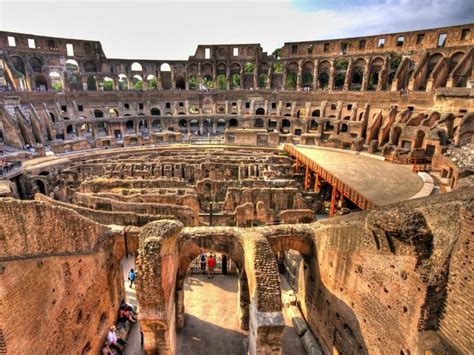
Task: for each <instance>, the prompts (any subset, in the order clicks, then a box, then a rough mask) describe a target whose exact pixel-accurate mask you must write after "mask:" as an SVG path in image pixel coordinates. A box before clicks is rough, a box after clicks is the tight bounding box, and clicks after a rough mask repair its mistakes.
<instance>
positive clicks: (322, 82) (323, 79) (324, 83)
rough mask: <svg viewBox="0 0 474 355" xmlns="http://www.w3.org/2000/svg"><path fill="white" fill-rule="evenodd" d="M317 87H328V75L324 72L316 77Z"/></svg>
mask: <svg viewBox="0 0 474 355" xmlns="http://www.w3.org/2000/svg"><path fill="white" fill-rule="evenodd" d="M318 85H319V88H320V89H323V90H325V89H327V88H328V86H329V74H328V73H326V72H322V73H319V75H318Z"/></svg>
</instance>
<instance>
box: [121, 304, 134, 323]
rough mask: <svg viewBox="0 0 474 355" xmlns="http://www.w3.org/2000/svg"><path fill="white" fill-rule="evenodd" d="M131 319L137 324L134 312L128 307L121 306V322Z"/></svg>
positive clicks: (131, 321) (130, 320)
mask: <svg viewBox="0 0 474 355" xmlns="http://www.w3.org/2000/svg"><path fill="white" fill-rule="evenodd" d="M126 321H129V322H130V323H132V324H135V323H136V322H137V320H136V319H135V318H134V317H133V312H132V311H130V310H129V309H128V307H121V308H120V317H119V322H126Z"/></svg>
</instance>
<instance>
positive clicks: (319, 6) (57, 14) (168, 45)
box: [0, 0, 474, 59]
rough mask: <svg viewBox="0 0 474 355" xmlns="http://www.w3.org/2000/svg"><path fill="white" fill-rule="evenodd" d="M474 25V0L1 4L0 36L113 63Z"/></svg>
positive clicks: (17, 0) (6, 0) (36, 0)
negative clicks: (49, 39)
mask: <svg viewBox="0 0 474 355" xmlns="http://www.w3.org/2000/svg"><path fill="white" fill-rule="evenodd" d="M473 21H474V0H368V1H362V0H355V1H344V0H205V1H202V0H127V1H125V0H121V1H113V0H81V1H79V0H75V1H74V0H55V1H44V0H0V30H3V31H15V32H24V33H35V34H39V35H50V36H56V37H71V38H85V39H95V40H99V41H101V42H102V45H103V47H104V50H105V53H106V55H107V56H108V57H111V58H113V57H115V58H133V59H140V58H143V59H186V58H187V57H188V56H189V55H193V54H194V51H195V48H196V46H197V45H198V44H200V43H201V44H218V43H229V44H231V43H261V44H262V46H263V48H264V50H266V51H267V52H272V51H273V50H274V49H275V48H278V47H281V46H282V45H283V43H284V42H291V41H306V40H317V39H331V38H340V37H354V36H361V35H371V34H382V33H387V32H399V31H408V30H416V29H423V28H431V27H440V26H450V25H455V24H463V23H470V22H473Z"/></svg>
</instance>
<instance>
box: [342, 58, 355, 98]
mask: <svg viewBox="0 0 474 355" xmlns="http://www.w3.org/2000/svg"><path fill="white" fill-rule="evenodd" d="M352 63H353V61H352V58H349V64H348V65H347V70H346V76H345V77H344V87H343V89H342V90H344V91H347V90H349V86H350V85H351V75H352Z"/></svg>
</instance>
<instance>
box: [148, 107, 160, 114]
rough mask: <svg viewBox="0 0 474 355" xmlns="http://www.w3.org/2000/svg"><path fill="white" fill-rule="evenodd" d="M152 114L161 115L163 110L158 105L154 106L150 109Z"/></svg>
mask: <svg viewBox="0 0 474 355" xmlns="http://www.w3.org/2000/svg"><path fill="white" fill-rule="evenodd" d="M150 114H151V115H152V116H161V111H160V109H159V108H158V107H152V108H151V110H150Z"/></svg>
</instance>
